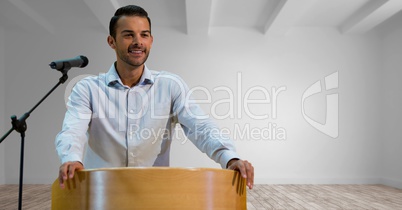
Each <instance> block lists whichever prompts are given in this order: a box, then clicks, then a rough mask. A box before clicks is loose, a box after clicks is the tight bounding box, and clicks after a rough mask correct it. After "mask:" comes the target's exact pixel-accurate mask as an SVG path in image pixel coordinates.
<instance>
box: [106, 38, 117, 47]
mask: <svg viewBox="0 0 402 210" xmlns="http://www.w3.org/2000/svg"><path fill="white" fill-rule="evenodd" d="M107 43H108V44H109V46H110V47H111V48H112V49H116V45H115V40H114V38H113V37H112V36H110V35H109V36H108V37H107Z"/></svg>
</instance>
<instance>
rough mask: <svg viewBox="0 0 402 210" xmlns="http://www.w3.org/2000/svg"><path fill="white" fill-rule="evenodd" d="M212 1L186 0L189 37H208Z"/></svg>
mask: <svg viewBox="0 0 402 210" xmlns="http://www.w3.org/2000/svg"><path fill="white" fill-rule="evenodd" d="M211 4H212V0H186V20H187V34H188V35H208V32H209V22H210V19H211Z"/></svg>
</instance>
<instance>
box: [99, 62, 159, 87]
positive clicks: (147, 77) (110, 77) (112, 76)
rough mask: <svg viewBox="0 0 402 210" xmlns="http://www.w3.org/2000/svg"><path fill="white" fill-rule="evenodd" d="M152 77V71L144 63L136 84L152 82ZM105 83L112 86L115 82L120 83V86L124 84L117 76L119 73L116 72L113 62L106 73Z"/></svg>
mask: <svg viewBox="0 0 402 210" xmlns="http://www.w3.org/2000/svg"><path fill="white" fill-rule="evenodd" d="M154 79H155V78H154V75H152V72H151V71H150V70H149V69H148V67H147V66H146V65H144V71H143V72H142V75H141V79H140V81H139V83H138V84H137V85H147V84H153V83H154ZM106 83H107V84H108V85H109V86H114V85H116V84H120V85H121V86H124V85H123V82H122V81H121V79H120V77H119V74H117V70H116V67H115V64H112V66H111V67H110V69H109V71H108V72H107V73H106Z"/></svg>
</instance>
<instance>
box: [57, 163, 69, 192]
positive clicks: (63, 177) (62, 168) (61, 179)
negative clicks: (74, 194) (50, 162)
mask: <svg viewBox="0 0 402 210" xmlns="http://www.w3.org/2000/svg"><path fill="white" fill-rule="evenodd" d="M67 166H68V164H63V165H61V166H60V169H59V183H60V187H61V188H62V189H64V181H65V180H67Z"/></svg>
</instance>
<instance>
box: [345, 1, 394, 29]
mask: <svg viewBox="0 0 402 210" xmlns="http://www.w3.org/2000/svg"><path fill="white" fill-rule="evenodd" d="M401 9H402V1H400V0H373V1H369V2H368V3H367V4H365V5H364V6H363V7H362V8H360V9H359V10H358V11H357V12H356V13H355V14H354V15H352V16H351V17H350V18H348V19H347V20H346V21H345V22H344V23H343V24H341V25H340V26H339V28H338V29H339V31H340V32H341V33H350V34H362V33H365V32H367V31H369V30H371V29H373V28H374V27H375V26H377V25H378V24H380V23H382V22H383V21H385V20H387V19H388V18H390V17H391V16H392V15H394V14H395V13H397V12H399V11H400V10H401Z"/></svg>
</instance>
